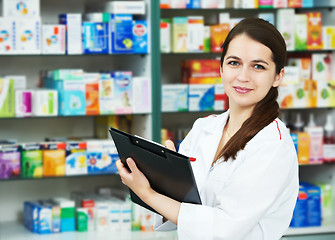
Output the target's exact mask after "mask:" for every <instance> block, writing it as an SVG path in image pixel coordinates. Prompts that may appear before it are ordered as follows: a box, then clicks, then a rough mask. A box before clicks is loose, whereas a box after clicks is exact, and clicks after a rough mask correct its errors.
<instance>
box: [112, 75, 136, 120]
mask: <svg viewBox="0 0 335 240" xmlns="http://www.w3.org/2000/svg"><path fill="white" fill-rule="evenodd" d="M132 75H133V74H132V72H129V71H116V72H113V73H112V77H113V78H114V93H115V104H116V109H115V113H118V114H128V113H132V102H131V101H132V95H133V88H132V85H133V81H132Z"/></svg>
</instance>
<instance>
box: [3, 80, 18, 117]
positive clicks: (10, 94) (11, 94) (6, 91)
mask: <svg viewBox="0 0 335 240" xmlns="http://www.w3.org/2000/svg"><path fill="white" fill-rule="evenodd" d="M0 89H1V91H0V117H14V116H15V91H14V80H13V79H12V78H0Z"/></svg>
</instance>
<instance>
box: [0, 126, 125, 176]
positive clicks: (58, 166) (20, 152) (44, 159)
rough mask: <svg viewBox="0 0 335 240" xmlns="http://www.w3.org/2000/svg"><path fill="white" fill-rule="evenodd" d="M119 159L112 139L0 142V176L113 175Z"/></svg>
mask: <svg viewBox="0 0 335 240" xmlns="http://www.w3.org/2000/svg"><path fill="white" fill-rule="evenodd" d="M106 131H107V130H106ZM118 159H119V156H118V154H117V150H116V147H115V145H114V142H113V141H112V140H87V141H78V142H77V141H69V142H43V143H22V144H8V145H0V167H1V168H0V179H8V178H19V177H22V178H41V177H60V176H73V175H87V174H91V175H97V174H114V173H116V172H117V168H116V165H115V163H116V161H117V160H118Z"/></svg>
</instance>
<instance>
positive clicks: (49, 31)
mask: <svg viewBox="0 0 335 240" xmlns="http://www.w3.org/2000/svg"><path fill="white" fill-rule="evenodd" d="M65 31H66V30H65V25H42V53H43V54H65V50H66V46H65V44H66V42H65Z"/></svg>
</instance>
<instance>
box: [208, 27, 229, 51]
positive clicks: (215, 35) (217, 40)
mask: <svg viewBox="0 0 335 240" xmlns="http://www.w3.org/2000/svg"><path fill="white" fill-rule="evenodd" d="M229 31H230V24H228V23H222V24H217V25H213V26H210V34H211V40H210V41H211V52H221V46H222V44H223V42H224V41H225V40H226V37H227V35H228V33H229Z"/></svg>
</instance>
